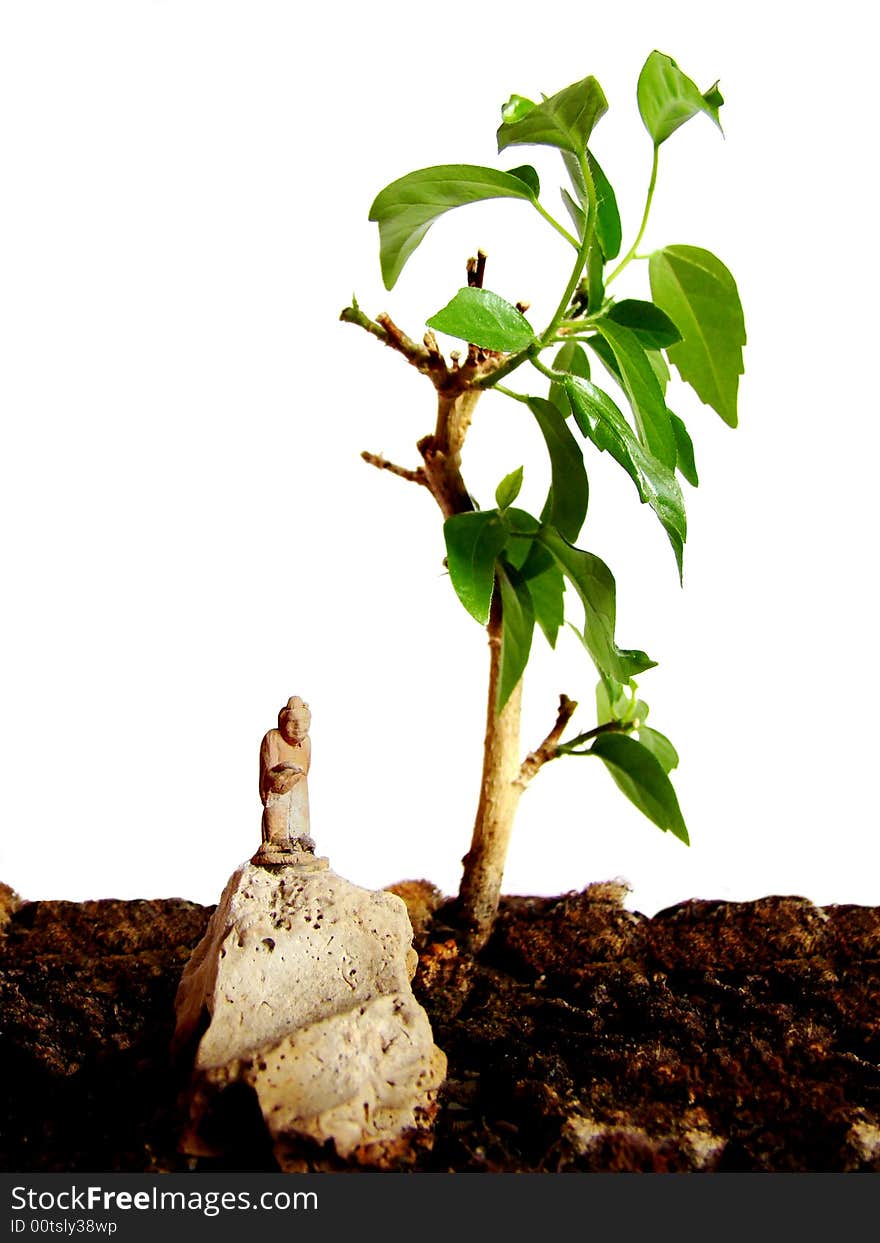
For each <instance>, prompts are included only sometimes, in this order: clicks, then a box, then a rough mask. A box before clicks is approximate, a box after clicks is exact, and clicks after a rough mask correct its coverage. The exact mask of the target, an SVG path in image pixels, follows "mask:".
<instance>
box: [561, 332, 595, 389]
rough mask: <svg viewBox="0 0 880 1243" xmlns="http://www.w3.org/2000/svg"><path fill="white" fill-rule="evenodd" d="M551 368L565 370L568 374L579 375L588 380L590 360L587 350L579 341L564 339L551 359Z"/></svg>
mask: <svg viewBox="0 0 880 1243" xmlns="http://www.w3.org/2000/svg"><path fill="white" fill-rule="evenodd" d="M553 370H554V371H565V372H567V373H568V374H569V375H579V376H582V377H583V379H585V380H589V378H590V360H589V358H588V357H587V351H586V350H585V349H584V347H583V346H582V345H581V343H580V342H579V341H566V343H565V345H563V347H562V349H560V350H558V351H557V354H556V357H555V358H554V359H553Z"/></svg>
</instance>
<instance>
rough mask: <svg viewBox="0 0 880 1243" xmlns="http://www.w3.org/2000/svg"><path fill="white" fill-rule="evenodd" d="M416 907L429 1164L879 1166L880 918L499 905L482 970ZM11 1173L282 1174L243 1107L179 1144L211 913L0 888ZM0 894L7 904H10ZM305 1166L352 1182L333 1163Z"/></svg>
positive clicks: (442, 914)
mask: <svg viewBox="0 0 880 1243" xmlns="http://www.w3.org/2000/svg"><path fill="white" fill-rule="evenodd" d="M395 888H397V889H398V891H402V892H404V893H405V895H406V897H407V899H408V903H409V905H410V909H411V913H412V915H413V922H414V925H415V926H416V929H417V942H416V943H417V948H418V949H419V951H420V965H419V970H418V974H417V976H416V981H415V988H416V993H417V996H418V997H419V999H420V1001H421V1002H422V1004H423V1005H424V1006H425V1008H426V1009H427V1011H428V1014H429V1016H430V1019H431V1023H432V1025H433V1028H434V1036H435V1040H436V1042H437V1043H438V1044H439V1045H440V1047H441V1048H442V1049H443V1050H444V1051H445V1052H446V1054H447V1056H448V1059H449V1078H448V1081H447V1083H446V1085H445V1087H444V1089H443V1092H442V1095H441V1100H440V1109H439V1112H438V1116H437V1121H436V1127H435V1135H434V1143H433V1147H431V1148H430V1149H427V1148H423V1149H421V1150H419V1151H418V1152H417V1153H416V1154H415V1158H414V1164H411V1165H410V1166H409V1167H408V1168H411V1169H415V1170H424V1171H456V1172H460V1171H489V1172H512V1171H527V1172H542V1171H549V1172H568V1171H572V1172H575V1171H652V1172H657V1171H668V1172H685V1171H707V1172H708V1171H721V1172H723V1171H737V1172H741V1171H789V1172H794V1171H820V1172H835V1171H852V1172H855V1171H865V1172H868V1171H873V1172H880V908H877V907H859V906H830V907H824V908H817V907H815V906H813V905H812V904H811V903H810V902H808V901H806V900H805V899H803V898H798V897H768V898H763V899H759V900H757V901H753V902H740V903H733V902H710V901H691V902H685V903H682V904H680V905H678V906H675V907H672V908H670V909H669V910H666V911H661V912H660V913H659V914H657V915H655V916H654V917H653V918H651V919H648V918H646V917H645V916H643V915H640V914H637V913H633V912H630V911H628V910H626V909H625V908H624V906H623V905H622V903H621V897H622V893H621V892H620V890H619V889H618V888H616V887H615V886H593V887H591V888H590V889H588V890H586V891H584V892H583V893H571V894H565V895H563V896H561V897H557V898H524V897H517V898H507V899H505V900H504V903H503V907H502V911H501V914H500V917H499V920H498V923H497V926H496V929H495V933H494V935H493V937H492V940H491V942H490V943H489V945H488V946H487V948H486V950H485V951H484V952H483V954H482V955H481V956H480V957H479V959H478V960H477V961H472V960H471V959H470V958H468V956H467V955H466V954H464V953H463V952H462V951H461V950H460V949H459V947H458V938H457V934H456V929H455V924H454V918H453V908H452V907H451V905H450V904H446V905H440V907H439V909H438V910H436V912H434V911H433V910H432V908H433V907H434V906H435V905H436V903H435V902H434V901H432V900H431V899H432V891H431V887H430V886H426V885H424V884H422V883H414V884H410V885H409V886H398V887H395ZM0 899H3V902H0V908H3V909H5V915H3V914H2V910H0V924H2V923H3V922H4V920H5V935H4V934H3V933H0V1015H2V1030H0V1067H2V1075H3V1080H4V1083H5V1085H7V1087H8V1106H7V1110H6V1116H5V1118H4V1119H3V1133H2V1135H0V1168H3V1169H6V1170H16V1171H86V1170H89V1171H147V1172H159V1171H184V1170H192V1169H202V1170H208V1169H210V1170H217V1169H232V1170H246V1169H254V1170H256V1169H260V1170H272V1169H274V1168H275V1166H274V1162H273V1160H272V1157H271V1153H270V1151H269V1150H268V1148H267V1146H266V1144H265V1141H264V1140H263V1138H262V1135H261V1131H260V1127H259V1126H258V1125H257V1123H256V1120H255V1119H254V1110H255V1105H254V1102H253V1100H252V1099H248V1098H244V1097H242V1098H239V1099H237V1100H233V1101H231V1102H230V1111H231V1113H234V1114H235V1116H236V1118H237V1123H238V1126H239V1130H240V1133H241V1134H242V1135H243V1136H244V1137H245V1139H244V1140H243V1142H242V1145H241V1146H240V1147H239V1148H238V1149H237V1150H235V1151H233V1152H231V1153H230V1156H229V1158H228V1159H227V1160H226V1161H225V1162H224V1163H223V1164H220V1163H218V1162H217V1161H216V1160H215V1161H210V1162H208V1161H205V1160H196V1159H193V1158H187V1157H184V1156H182V1155H180V1154H179V1153H178V1152H177V1147H176V1145H177V1137H178V1133H179V1126H180V1115H179V1106H178V1099H179V1094H180V1091H181V1089H182V1087H183V1086H184V1083H183V1082H182V1080H181V1077H180V1072H175V1071H174V1070H173V1069H172V1068H171V1066H170V1063H169V1057H168V1045H169V1040H170V1036H171V1031H172V1027H173V1001H174V993H175V989H176V987H177V982H178V979H179V977H180V972H181V970H182V968H183V965H184V963H185V962H186V960H187V958H188V956H189V954H190V952H191V950H192V948H193V947H194V945H195V944H196V942H197V941H198V940H199V938H200V936H201V934H202V932H203V930H204V927H205V924H206V922H207V919H208V916H209V915H210V913H211V908H209V907H202V906H198V905H196V904H195V903H192V902H186V901H183V900H180V899H169V900H166V901H134V902H123V901H111V900H108V901H97V902H83V903H71V902H30V903H25V904H22V905H19V904H18V903H17V902H16V901H15V900H14V897H13V895H11V892H10V891H8V890H6V889H5V887H3V892H2V893H0ZM4 903H5V907H4ZM308 1168H311V1169H321V1170H326V1169H340V1168H345V1167H344V1166H341V1165H340V1163H339V1162H338V1161H334V1160H333V1159H332V1158H331V1157H330V1156H328V1154H327V1153H326V1152H325V1151H314V1152H312V1153H311V1154H308Z"/></svg>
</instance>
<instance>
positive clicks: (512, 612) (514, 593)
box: [496, 563, 535, 712]
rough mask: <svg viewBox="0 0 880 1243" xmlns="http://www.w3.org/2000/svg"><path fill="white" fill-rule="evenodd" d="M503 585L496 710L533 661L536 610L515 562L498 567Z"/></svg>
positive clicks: (501, 706) (505, 701)
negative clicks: (530, 654) (530, 656)
mask: <svg viewBox="0 0 880 1243" xmlns="http://www.w3.org/2000/svg"><path fill="white" fill-rule="evenodd" d="M498 584H499V587H500V588H501V673H500V676H499V679H498V698H497V700H496V710H497V711H498V712H500V711H501V709H502V708H503V707H504V705H505V704H506V703H507V701H508V699H509V698H510V696H511V694H512V693H513V690H514V688H515V687H516V684H517V682H519V680H520V678H521V677H522V675H523V673H524V671H525V667H526V665H527V664H528V661H529V652H530V650H531V646H532V633H533V631H534V629H535V610H534V606H533V604H532V597H531V595H530V594H529V589H528V587H527V586H526V584H525V582H524V581H523V579H522V577H521V575H520V574H519V572H518V571H517V570H515V569H514V568H513V566H512V565H510V564H509V563H508V564H506V565H505V564H501V565H499V567H498Z"/></svg>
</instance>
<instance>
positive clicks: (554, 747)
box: [516, 695, 577, 789]
mask: <svg viewBox="0 0 880 1243" xmlns="http://www.w3.org/2000/svg"><path fill="white" fill-rule="evenodd" d="M576 708H577V703H576V702H575V700H573V699H569V697H568V696H567V695H560V696H559V711H558V712H557V714H556V724H555V725H554V726H553V728H552V729H551V730H550V733H549V734H548V735H547V737H546V738H545V739H544V741H543V742H542V743H541V745H540V746H539V747H538V748H537V749H536V750H534V751H532V752H531V753H530V754H529V755H527V756H526V758H525V759H524V760H523V762H522V764H521V765H520V770H519V776H518V777H517V779H516V784H517V785H519V786H521V787H522V788H523V789H525V787H526V786H527V785H528V784H529V782H530V781H531V780H532V778H533V777H534V776H535V774H536V773H537V771H538V769H539V768H541V767H542V765H544V764H547V763H549V762H550V760H555V759H556V757H557V755H558V754H559V740H560V738H561V737H562V735H563V734H564V733H565V730H566V727H567V725H568V723H569V721H570V720H571V718H572V717H573V716H574V713H575V710H576Z"/></svg>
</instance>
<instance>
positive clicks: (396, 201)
mask: <svg viewBox="0 0 880 1243" xmlns="http://www.w3.org/2000/svg"><path fill="white" fill-rule="evenodd" d="M531 174H532V177H533V178H534V180H537V173H535V171H534V169H532V170H531ZM532 177H529V178H528V179H527V180H523V179H522V178H521V177H517V176H514V175H513V174H512V173H502V172H499V171H498V170H497V169H494V168H483V167H482V166H481V165H478V164H437V165H434V166H433V167H431V168H421V169H418V170H417V171H416V172H413V173H408V174H407V175H406V176H405V177H400V178H399V179H398V180H397V181H392V182H391V184H390V185H387V186H386V187H385V189H384V190H380V191H379V193H378V194H377V195H376V198H375V199H374V200H373V205H372V207H371V208H370V219H371V220H374V221H376V223H377V224H378V225H379V257H380V261H381V265H382V278H383V280H384V282H385V288H386V289H391V288H393V286H394V284H395V282H396V281H397V278H398V277H399V276H400V273H401V271H402V270H403V266H404V264H405V263H406V261H407V259H408V258H409V257H410V255H411V254H412V253H413V251H414V250H415V249H416V247H417V246H418V245H419V243H420V242H421V240H422V238H423V237H424V236H425V234H426V233H427V232H428V229H429V228H430V227H431V225H432V224H433V223H434V221H435V220H436V219H437V217H438V216H442V215H443V213H444V212H447V211H449V210H450V209H451V208H453V207H462V206H463V205H464V204H466V203H477V202H479V201H481V200H482V199H494V198H515V199H526V200H527V201H529V202H533V201H534V199H535V193H534V190H533V188H532V186H533V184H534V182H533V181H532ZM530 183H531V184H530Z"/></svg>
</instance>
